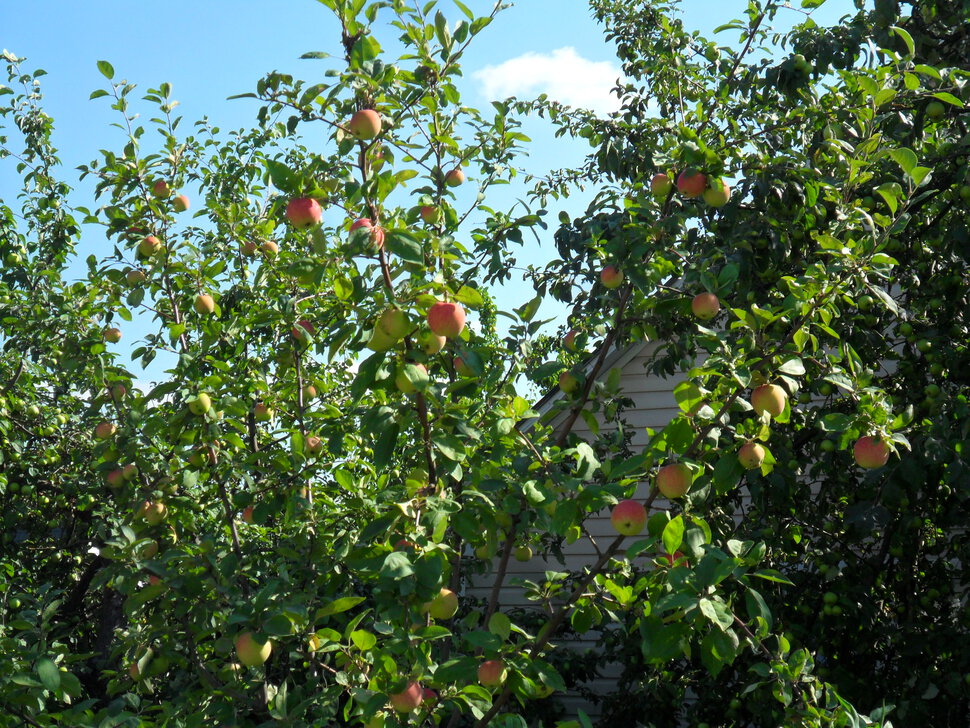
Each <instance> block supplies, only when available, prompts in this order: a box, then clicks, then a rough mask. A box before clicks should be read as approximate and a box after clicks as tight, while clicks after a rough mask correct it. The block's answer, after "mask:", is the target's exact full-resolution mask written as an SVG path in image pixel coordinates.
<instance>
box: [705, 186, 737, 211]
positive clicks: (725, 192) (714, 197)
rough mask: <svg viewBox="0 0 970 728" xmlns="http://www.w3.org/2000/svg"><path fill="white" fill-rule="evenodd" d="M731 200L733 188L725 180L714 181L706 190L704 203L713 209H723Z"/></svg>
mask: <svg viewBox="0 0 970 728" xmlns="http://www.w3.org/2000/svg"><path fill="white" fill-rule="evenodd" d="M730 199H731V188H730V187H728V183H727V182H725V181H724V180H723V179H712V180H711V181H710V182H709V184H708V185H707V187H705V188H704V202H706V203H707V204H708V205H710V206H711V207H723V206H724V205H726V204H727V201H728V200H730Z"/></svg>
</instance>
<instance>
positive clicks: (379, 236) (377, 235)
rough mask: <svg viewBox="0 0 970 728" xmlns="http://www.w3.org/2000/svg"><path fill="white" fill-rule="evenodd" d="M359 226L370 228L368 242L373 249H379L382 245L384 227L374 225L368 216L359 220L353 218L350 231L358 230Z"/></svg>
mask: <svg viewBox="0 0 970 728" xmlns="http://www.w3.org/2000/svg"><path fill="white" fill-rule="evenodd" d="M360 228H367V229H369V230H370V242H371V245H372V246H373V247H374V249H375V250H380V249H381V248H383V247H384V228H382V227H380V226H377V225H374V223H373V222H371V219H370V218H369V217H362V218H360V219H359V220H355V221H354V224H353V225H351V226H350V232H353V231H354V230H359V229H360Z"/></svg>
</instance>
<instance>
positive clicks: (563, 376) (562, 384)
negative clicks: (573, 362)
mask: <svg viewBox="0 0 970 728" xmlns="http://www.w3.org/2000/svg"><path fill="white" fill-rule="evenodd" d="M559 389H561V390H562V391H563V392H564V393H565V394H572V393H573V392H575V391H576V390H577V389H579V379H577V378H576V375H575V374H573V373H572V372H568V371H567V372H562V373H560V375H559Z"/></svg>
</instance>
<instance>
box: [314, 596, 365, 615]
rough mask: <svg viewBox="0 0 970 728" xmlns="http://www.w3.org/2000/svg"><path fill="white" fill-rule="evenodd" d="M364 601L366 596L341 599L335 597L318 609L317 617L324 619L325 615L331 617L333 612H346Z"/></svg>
mask: <svg viewBox="0 0 970 728" xmlns="http://www.w3.org/2000/svg"><path fill="white" fill-rule="evenodd" d="M362 601H364V597H341V598H340V599H334V600H333V601H332V602H330V603H329V604H327V605H326V606H323V607H320V609H318V610H317V614H316V618H317V619H323V618H324V617H329V616H330V615H331V614H340V613H341V612H346V611H347V610H348V609H353V608H354V607H356V606H357V605H358V604H360V603H361V602H362Z"/></svg>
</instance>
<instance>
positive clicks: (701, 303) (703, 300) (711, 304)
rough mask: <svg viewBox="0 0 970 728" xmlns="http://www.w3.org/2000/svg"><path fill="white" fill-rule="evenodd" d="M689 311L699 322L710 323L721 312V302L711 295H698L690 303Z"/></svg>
mask: <svg viewBox="0 0 970 728" xmlns="http://www.w3.org/2000/svg"><path fill="white" fill-rule="evenodd" d="M690 310H691V311H693V312H694V315H695V316H696V317H697V318H699V319H700V320H701V321H710V320H711V319H712V318H714V317H715V316H717V312H718V311H720V310H721V302H720V301H718V300H717V296H715V295H714V294H713V293H698V294H697V295H696V296H694V300H693V301H691V302H690Z"/></svg>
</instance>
